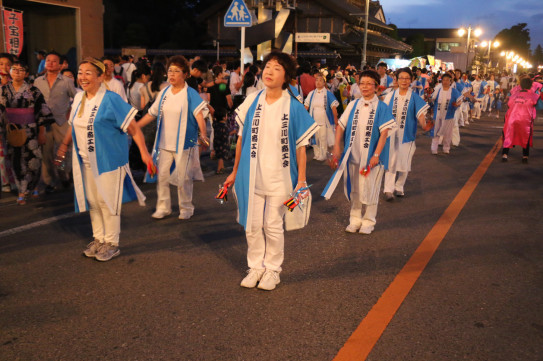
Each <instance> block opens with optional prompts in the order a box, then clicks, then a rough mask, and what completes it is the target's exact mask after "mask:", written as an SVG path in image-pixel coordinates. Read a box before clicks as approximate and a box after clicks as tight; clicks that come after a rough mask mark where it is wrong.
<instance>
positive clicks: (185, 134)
mask: <svg viewBox="0 0 543 361" xmlns="http://www.w3.org/2000/svg"><path fill="white" fill-rule="evenodd" d="M167 69H168V82H169V83H170V85H169V86H168V87H166V88H164V89H163V90H161V91H160V93H159V94H158V95H157V97H156V100H155V101H154V103H153V105H152V106H151V108H149V112H148V113H147V114H146V115H144V116H143V118H141V120H140V121H139V122H138V125H139V126H140V127H144V126H146V125H147V124H149V123H150V122H151V121H154V120H155V119H156V120H157V122H158V123H157V133H156V138H155V144H154V146H153V153H152V155H153V159H154V160H155V162H156V163H157V166H158V179H157V177H154V176H153V175H152V174H149V173H147V174H146V177H145V180H146V181H147V182H157V204H156V211H155V212H154V213H153V215H152V217H153V218H155V219H162V218H164V217H166V216H168V215H170V214H171V213H172V205H171V199H170V183H171V184H173V185H175V186H177V197H178V200H179V219H189V218H190V217H192V215H193V213H194V205H193V204H192V189H193V179H192V176H191V172H190V170H191V158H192V157H199V151H198V131H200V139H201V142H202V143H203V144H204V146H208V145H209V139H208V138H207V133H206V122H205V120H204V112H207V103H206V102H205V101H204V100H202V98H200V95H199V94H198V92H197V91H196V90H194V89H193V88H191V87H190V86H188V84H187V83H186V82H185V79H186V78H187V77H188V76H189V74H190V68H189V64H188V62H187V60H186V59H185V58H184V57H182V56H173V57H171V58H170V60H169V61H168V66H167ZM172 164H173V165H174V167H172ZM172 168H173V169H172Z"/></svg>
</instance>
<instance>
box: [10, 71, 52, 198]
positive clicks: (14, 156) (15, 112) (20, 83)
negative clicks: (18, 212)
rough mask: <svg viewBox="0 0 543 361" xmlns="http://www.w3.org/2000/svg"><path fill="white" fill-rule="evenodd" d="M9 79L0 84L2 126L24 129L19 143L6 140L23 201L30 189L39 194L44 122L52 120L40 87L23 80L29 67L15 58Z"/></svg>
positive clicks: (36, 194) (33, 193) (35, 195)
mask: <svg viewBox="0 0 543 361" xmlns="http://www.w3.org/2000/svg"><path fill="white" fill-rule="evenodd" d="M10 75H11V80H10V81H9V82H8V83H7V84H6V85H3V86H2V96H1V97H0V110H1V111H2V114H3V116H2V118H3V119H4V129H6V128H8V127H12V128H13V127H17V128H19V129H22V130H24V133H25V134H26V140H25V141H24V144H22V145H20V146H14V145H12V144H9V143H8V153H9V155H10V158H11V166H12V168H13V172H14V174H15V183H16V185H17V190H18V192H19V197H18V198H17V203H18V204H19V205H24V204H26V198H27V195H28V194H29V193H30V192H31V193H32V196H33V197H38V195H39V193H38V189H37V186H38V182H39V180H40V174H41V160H42V153H41V147H40V146H41V145H43V144H45V126H46V125H48V124H51V123H53V122H54V121H55V119H54V117H53V114H52V113H51V110H50V109H49V107H48V106H47V104H46V103H45V99H44V97H43V94H42V93H41V92H40V90H39V89H38V88H36V87H34V86H31V85H29V84H28V83H27V82H25V77H26V76H27V75H28V67H27V66H26V65H25V64H23V63H21V62H15V63H14V64H13V66H12V67H11V70H10Z"/></svg>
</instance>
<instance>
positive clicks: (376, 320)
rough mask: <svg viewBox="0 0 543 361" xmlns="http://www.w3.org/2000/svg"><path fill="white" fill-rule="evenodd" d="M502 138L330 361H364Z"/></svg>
mask: <svg viewBox="0 0 543 361" xmlns="http://www.w3.org/2000/svg"><path fill="white" fill-rule="evenodd" d="M501 144H502V140H501V138H500V139H499V140H498V141H497V142H496V144H494V147H493V148H492V150H491V151H490V152H489V153H488V154H487V155H486V157H485V158H484V159H483V161H482V162H481V164H479V167H477V169H476V170H475V172H473V174H472V175H471V177H470V178H469V179H468V181H467V182H466V184H465V185H464V187H462V189H461V190H460V192H458V194H457V195H456V197H455V198H454V200H453V201H452V203H451V204H450V205H449V207H447V209H446V210H445V212H443V214H442V215H441V217H440V218H439V220H438V221H437V223H436V224H435V225H434V227H432V229H431V230H430V232H429V233H428V235H427V236H426V238H424V240H423V241H422V243H421V244H420V245H419V247H418V248H417V250H416V251H415V253H413V255H412V256H411V258H410V259H409V261H407V263H406V264H405V266H404V267H403V268H402V270H401V271H400V272H399V273H398V274H397V275H396V277H395V278H394V280H393V281H392V283H391V284H390V285H389V286H388V288H387V289H386V290H385V292H383V294H382V295H381V297H380V298H379V300H378V301H377V303H376V304H375V305H374V306H373V307H372V309H371V310H370V312H368V314H367V315H366V317H365V318H364V319H363V320H362V322H361V323H360V325H358V327H357V328H356V330H355V331H354V332H353V334H352V335H351V337H349V339H348V340H347V342H346V343H345V345H343V347H342V348H341V349H340V350H339V352H338V354H337V355H336V357H335V358H334V360H333V361H359V360H360V361H363V360H365V359H366V358H367V357H368V355H369V353H370V352H371V350H372V349H373V347H374V346H375V344H376V343H377V341H378V340H379V338H381V335H382V334H383V332H384V331H385V329H386V328H387V326H388V324H389V323H390V321H391V320H392V318H393V317H394V315H395V314H396V312H397V311H398V308H400V305H401V304H402V303H403V301H404V300H405V298H406V297H407V295H408V294H409V292H410V291H411V288H412V287H413V285H414V284H415V282H417V279H418V278H419V276H420V275H421V273H422V271H423V270H424V268H426V265H427V264H428V262H429V261H430V259H431V258H432V256H433V255H434V253H435V251H436V250H437V248H438V247H439V245H440V244H441V241H442V240H443V238H445V235H446V234H447V232H448V231H449V229H450V228H451V226H452V224H453V223H454V221H455V220H456V217H457V216H458V215H459V214H460V211H462V209H463V208H464V206H465V205H466V203H467V201H468V199H469V198H470V197H471V195H472V193H473V191H474V190H475V188H476V187H477V185H478V184H479V182H480V181H481V179H482V178H483V176H484V175H485V173H486V171H487V170H488V167H489V166H490V164H491V163H492V160H493V159H494V157H495V156H496V154H497V153H498V151H499V150H500V148H501Z"/></svg>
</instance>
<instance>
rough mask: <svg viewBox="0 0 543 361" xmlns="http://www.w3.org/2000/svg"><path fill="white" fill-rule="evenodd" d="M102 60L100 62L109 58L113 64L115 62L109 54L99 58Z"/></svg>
mask: <svg viewBox="0 0 543 361" xmlns="http://www.w3.org/2000/svg"><path fill="white" fill-rule="evenodd" d="M100 60H101V61H102V63H103V62H104V61H106V60H109V61H111V62H112V63H113V64H115V60H113V57H111V56H109V55H106V56H103V57H102V59H100Z"/></svg>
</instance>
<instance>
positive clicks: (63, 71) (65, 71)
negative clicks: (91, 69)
mask: <svg viewBox="0 0 543 361" xmlns="http://www.w3.org/2000/svg"><path fill="white" fill-rule="evenodd" d="M67 72H70V73H72V75H73V76H74V77H75V74H74V72H73V71H71V70H70V69H68V68H66V69H62V70H61V71H60V74H62V75H64V73H67Z"/></svg>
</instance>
